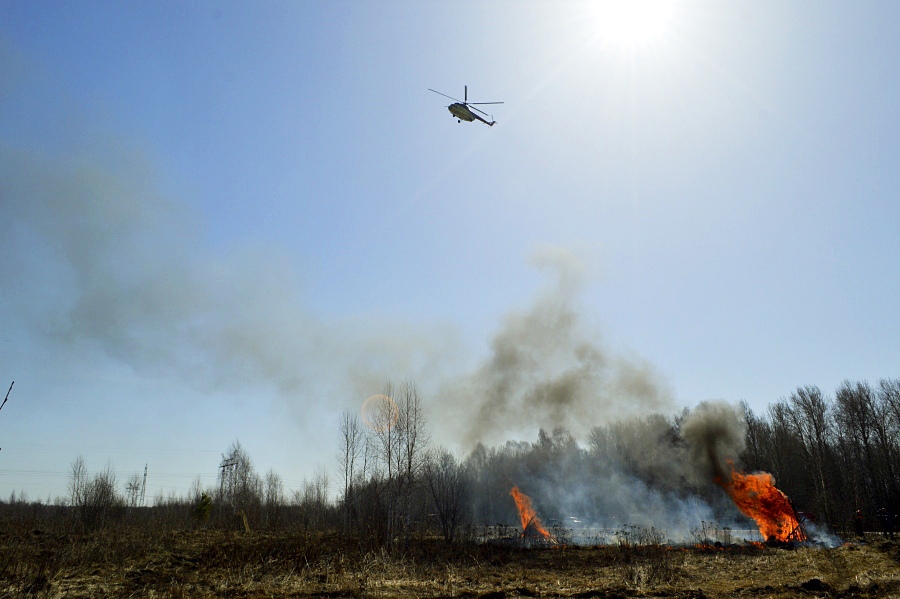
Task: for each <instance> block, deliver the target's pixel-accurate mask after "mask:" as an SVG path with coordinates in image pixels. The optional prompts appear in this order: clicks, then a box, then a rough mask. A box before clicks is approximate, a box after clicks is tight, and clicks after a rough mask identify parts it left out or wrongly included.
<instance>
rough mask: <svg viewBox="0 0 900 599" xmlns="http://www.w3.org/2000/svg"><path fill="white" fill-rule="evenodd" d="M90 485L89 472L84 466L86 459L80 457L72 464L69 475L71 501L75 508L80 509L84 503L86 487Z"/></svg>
mask: <svg viewBox="0 0 900 599" xmlns="http://www.w3.org/2000/svg"><path fill="white" fill-rule="evenodd" d="M87 483H88V472H87V468H86V467H85V465H84V458H83V457H81V456H80V455H79V456H78V457H76V458H75V461H74V462H72V466H71V474H70V475H69V501H71V502H72V506H73V507H76V508H78V507H80V506H81V505H82V504H83V503H84V492H85V487H87Z"/></svg>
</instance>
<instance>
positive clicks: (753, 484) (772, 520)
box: [716, 468, 806, 543]
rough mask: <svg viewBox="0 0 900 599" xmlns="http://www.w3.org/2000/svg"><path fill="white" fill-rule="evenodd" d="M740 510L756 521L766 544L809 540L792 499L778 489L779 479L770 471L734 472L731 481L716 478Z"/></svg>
mask: <svg viewBox="0 0 900 599" xmlns="http://www.w3.org/2000/svg"><path fill="white" fill-rule="evenodd" d="M716 483H718V484H719V486H720V487H722V488H723V489H725V492H726V493H728V496H729V497H731V499H732V501H734V503H735V505H737V507H738V509H740V510H741V512H743V514H744V515H745V516H747V517H749V518H753V520H754V521H756V525H757V526H759V532H760V533H761V534H762V536H763V538H764V539H765V540H766V541H771V540H775V541H780V542H782V543H786V542H788V541H805V540H806V533H805V532H803V529H802V528H801V527H800V519H799V517H798V516H797V512H796V511H795V510H794V506H793V505H791V501H790V499H788V496H787V495H785V494H784V493H783V492H782V491H780V490H779V489H778V488H777V487H776V486H775V478H774V477H773V476H772V475H771V474H769V473H768V472H759V473H757V474H743V473H741V472H737V471H735V470H734V469H733V468H732V470H731V480H729V481H723V480H722V477H718V476H717V477H716Z"/></svg>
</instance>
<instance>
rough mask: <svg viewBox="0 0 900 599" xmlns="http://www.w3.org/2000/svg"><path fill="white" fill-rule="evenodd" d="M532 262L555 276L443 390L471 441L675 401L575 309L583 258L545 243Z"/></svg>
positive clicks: (587, 423)
mask: <svg viewBox="0 0 900 599" xmlns="http://www.w3.org/2000/svg"><path fill="white" fill-rule="evenodd" d="M533 262H534V264H535V265H536V266H538V267H541V268H544V269H546V270H549V271H550V272H551V274H552V275H554V276H555V282H554V284H552V285H551V286H550V287H549V288H547V289H546V290H544V291H543V292H542V293H541V294H540V295H539V296H538V297H537V299H536V300H535V302H534V303H533V305H532V306H531V307H530V308H529V309H528V310H525V311H515V312H512V313H510V314H509V315H508V316H507V317H506V318H505V320H504V322H503V326H502V327H501V329H500V330H499V332H498V333H497V334H496V335H495V336H494V338H493V340H492V342H491V353H490V356H489V357H488V359H487V360H486V361H485V363H484V364H482V365H481V366H480V367H479V368H478V369H477V370H476V371H475V372H474V373H473V374H471V375H470V376H468V377H466V378H465V379H464V380H463V381H462V382H460V383H456V384H453V385H451V386H450V387H449V388H448V389H446V390H445V393H446V394H447V395H448V396H450V397H452V398H453V401H454V403H455V405H456V406H457V409H456V412H457V413H459V414H462V415H464V417H463V418H462V420H461V422H460V425H461V429H462V431H463V435H464V438H465V439H466V440H467V442H468V443H469V444H470V445H471V444H474V443H475V442H478V441H488V440H490V441H499V440H502V439H504V438H508V437H509V435H510V434H533V433H534V432H536V431H537V429H538V428H539V427H542V428H545V429H548V430H549V429H552V428H554V427H564V428H566V429H568V430H570V431H572V432H573V433H576V434H579V435H581V434H585V433H587V430H588V429H589V428H590V427H591V426H593V425H595V424H599V423H601V422H603V421H605V420H608V419H610V418H612V417H615V418H621V417H624V416H627V415H629V414H646V413H650V412H653V411H657V410H660V409H664V408H667V407H669V406H671V405H672V404H671V395H670V393H669V391H668V389H667V388H666V386H665V385H664V384H663V382H662V381H661V379H660V377H659V375H658V374H657V373H656V372H655V371H654V369H653V368H652V367H651V366H650V365H649V364H648V363H646V362H643V361H640V360H635V359H627V358H624V357H622V356H619V355H616V354H615V353H611V352H610V351H608V350H607V349H605V348H604V347H603V346H602V345H601V344H600V342H599V335H597V334H596V333H595V332H594V331H593V330H592V328H591V327H590V326H589V324H588V323H587V322H585V320H584V318H583V317H582V315H581V312H580V311H579V309H578V303H577V300H578V298H579V294H580V292H581V288H582V282H583V270H584V268H583V264H582V262H581V261H579V260H578V259H577V258H576V257H575V256H574V255H573V254H572V253H571V252H569V251H567V250H565V249H562V248H557V247H545V248H542V249H541V250H540V251H539V252H537V253H536V255H535V257H534V261H533Z"/></svg>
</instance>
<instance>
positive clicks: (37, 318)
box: [0, 0, 900, 498]
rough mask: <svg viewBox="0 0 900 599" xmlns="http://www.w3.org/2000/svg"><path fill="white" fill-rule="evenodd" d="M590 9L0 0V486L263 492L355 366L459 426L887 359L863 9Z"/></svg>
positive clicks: (872, 55) (888, 92) (599, 416)
mask: <svg viewBox="0 0 900 599" xmlns="http://www.w3.org/2000/svg"><path fill="white" fill-rule="evenodd" d="M598 6H600V5H599V4H598V3H581V2H479V3H467V2H452V3H451V2H447V3H443V2H380V3H364V2H284V3H276V2H262V3H227V2H225V3H221V2H196V3H170V2H156V3H140V4H134V3H120V2H92V3H75V2H65V3H64V2H12V1H7V0H0V217H2V223H3V225H4V232H3V235H2V236H0V277H2V279H0V280H2V283H0V323H2V330H0V385H2V386H3V387H4V391H5V388H6V386H7V385H8V384H9V382H11V381H12V380H15V381H16V384H15V387H14V389H13V392H12V393H11V396H10V401H9V403H8V404H7V406H6V407H5V408H4V409H3V411H2V413H0V447H2V452H0V496H7V495H8V494H9V492H10V491H12V490H17V491H18V490H20V489H25V490H26V491H27V492H28V493H29V495H30V496H31V497H32V498H35V497H41V498H46V496H47V495H50V496H53V497H55V496H58V495H64V494H65V482H66V471H67V470H68V467H69V464H70V463H71V462H72V460H73V459H74V458H75V456H76V455H79V454H81V455H83V456H84V457H85V461H86V463H87V465H88V468H89V469H91V470H98V469H100V468H103V467H104V466H105V465H106V464H107V463H110V464H111V465H112V466H113V467H114V468H115V470H116V471H117V472H118V474H119V477H120V479H124V478H126V477H127V476H128V475H130V474H132V473H135V472H142V471H143V466H144V464H145V463H146V464H149V473H150V476H149V478H148V494H151V495H157V494H160V493H161V494H168V493H171V492H176V493H179V494H181V493H184V492H185V491H186V490H187V489H188V487H189V486H190V484H191V481H192V480H193V478H194V477H196V475H198V474H200V475H202V477H203V481H204V484H211V483H212V482H213V481H214V476H215V472H216V466H217V464H218V461H219V454H220V453H222V452H224V451H225V450H226V449H227V448H228V445H229V444H230V443H231V442H232V441H233V440H234V439H240V441H241V443H242V444H243V445H244V446H245V447H246V448H247V450H248V451H249V453H250V455H251V457H252V458H253V459H254V461H255V464H256V466H257V468H258V469H259V470H260V471H263V472H264V471H265V470H267V469H269V468H274V469H275V470H276V471H278V472H279V473H280V474H281V475H282V476H283V477H284V478H285V479H286V482H287V486H288V488H297V487H298V486H299V485H300V484H301V482H302V481H303V479H304V478H305V477H310V476H312V475H313V474H314V473H315V472H316V469H317V468H319V467H325V468H326V469H328V470H329V471H332V472H333V471H334V470H335V467H336V466H335V463H334V454H335V452H336V445H337V438H338V434H337V421H338V415H339V414H340V412H341V411H342V410H345V409H358V407H359V405H361V403H362V401H363V400H364V399H365V398H366V397H367V396H368V395H371V394H373V393H377V392H379V391H380V385H381V384H382V383H383V382H384V381H386V380H393V381H395V382H396V381H400V380H403V379H405V378H411V379H413V380H415V382H416V384H417V386H418V388H419V391H420V393H421V395H422V397H423V400H425V401H426V404H427V406H428V416H429V419H430V421H431V422H432V434H433V437H434V439H435V441H436V442H440V443H443V444H447V445H449V446H451V447H454V448H455V449H456V450H457V451H459V452H465V450H466V447H467V443H469V442H471V441H472V440H474V438H476V437H478V436H479V435H475V434H473V433H472V430H473V427H475V428H477V429H478V430H479V431H480V430H481V429H482V428H485V426H481V428H479V427H476V426H475V423H474V422H478V418H479V415H484V414H486V413H487V412H485V409H487V408H485V406H486V405H487V406H489V407H490V406H491V405H496V404H495V403H491V402H497V401H499V402H500V403H501V404H502V406H503V409H502V410H500V412H498V413H497V414H494V417H495V418H497V420H496V421H490V422H488V426H487V427H486V430H485V436H484V438H485V440H487V441H491V442H497V441H500V440H502V439H504V438H523V439H531V438H533V435H534V431H535V430H536V428H537V427H538V426H545V427H551V426H552V425H553V424H556V423H562V424H565V425H573V423H574V426H576V427H577V425H578V424H579V423H580V424H582V425H587V424H590V423H593V422H602V421H603V420H604V419H608V418H611V417H616V416H621V415H630V414H632V413H642V411H649V410H652V409H662V410H663V411H670V412H671V411H675V410H676V409H678V408H680V407H681V406H693V405H696V404H697V403H698V402H699V401H702V400H706V399H713V398H723V399H726V400H729V401H739V400H742V399H743V400H747V401H748V402H749V403H750V405H751V406H752V407H753V408H754V409H756V410H764V409H765V407H766V405H768V404H769V403H770V402H772V401H775V400H777V399H778V398H780V397H783V396H786V395H789V394H790V393H791V391H792V390H793V389H795V388H796V387H797V386H799V385H806V384H817V385H819V386H820V387H822V388H823V390H825V391H826V392H828V393H830V392H832V391H833V389H834V388H835V387H836V386H837V385H838V384H839V383H840V382H841V381H842V380H844V379H851V380H862V379H867V380H870V381H872V382H874V381H877V379H879V378H882V377H896V376H898V371H897V367H898V363H900V341H898V339H900V337H898V335H897V332H898V330H900V316H898V310H897V301H896V298H897V297H898V281H900V262H898V260H897V256H898V255H900V235H898V234H897V230H898V224H900V208H898V204H897V190H898V189H900V180H898V178H900V175H898V169H897V166H896V165H897V164H900V141H898V140H900V118H898V117H900V114H898V112H900V109H898V107H900V89H898V87H897V86H898V84H897V83H896V76H895V75H896V73H897V72H900V47H898V45H900V41H898V40H900V6H898V5H897V4H896V3H892V2H863V3H855V4H853V5H849V4H847V3H838V2H819V3H816V4H815V5H812V4H809V3H802V2H786V1H777V2H776V1H772V2H728V3H722V2H711V1H708V2H707V1H700V0H697V1H687V0H685V1H680V0H673V1H672V2H670V3H668V4H666V5H665V7H664V8H665V10H667V11H669V12H667V13H666V14H667V15H668V17H667V19H666V20H665V23H664V25H663V26H662V29H661V31H660V32H659V34H658V35H657V36H656V37H654V38H653V39H648V40H644V41H641V42H633V43H632V42H629V41H628V40H621V39H618V38H616V37H615V36H614V35H612V33H611V31H610V29H609V27H608V25H609V21H610V20H611V19H612V16H611V13H609V12H604V10H602V9H598ZM464 85H468V87H469V98H470V99H472V100H473V101H503V102H505V103H504V104H503V105H499V106H494V107H486V108H490V112H491V113H492V114H493V116H494V118H495V119H496V120H497V123H498V124H497V125H496V126H494V127H490V128H489V127H485V126H484V125H482V124H480V123H462V124H457V123H456V122H455V120H453V119H452V118H451V116H450V114H449V113H448V112H447V110H446V105H447V103H448V101H447V100H446V99H445V98H442V97H441V96H438V95H435V94H433V93H431V92H429V91H427V89H428V88H434V89H437V90H440V91H442V92H444V93H447V94H449V95H451V96H455V97H460V96H461V95H462V93H463V86H464ZM562 313H565V314H570V315H574V316H573V318H574V320H572V321H566V323H567V324H564V325H560V326H555V325H554V326H548V324H547V323H548V319H547V318H544V319H543V320H542V318H541V317H547V316H554V315H558V314H562ZM529 327H532V328H529ZM557 335H558V338H557ZM543 342H547V343H544V344H542V343H543ZM517 343H520V344H522V345H520V346H519V347H524V348H526V349H527V353H528V354H529V357H530V359H531V360H532V362H531V367H529V369H528V370H527V371H526V370H520V371H516V372H514V373H512V374H509V373H506V374H505V375H504V376H507V375H508V376H512V377H513V378H514V379H515V381H516V384H518V385H519V387H517V388H516V389H517V390H516V391H515V393H514V395H515V397H512V398H510V397H505V398H500V399H499V400H498V399H497V398H496V397H495V396H494V395H492V393H494V392H495V391H496V384H495V383H496V381H497V380H498V379H497V378H496V377H497V376H499V375H498V371H497V365H498V363H499V361H498V355H500V350H499V348H500V347H501V346H502V347H516V344H517ZM504 344H508V345H504ZM588 346H589V347H590V348H592V349H593V350H596V351H592V352H591V355H592V356H594V357H595V358H596V359H595V360H594V361H590V360H588V361H585V358H584V357H583V354H582V353H579V352H578V348H584V347H588ZM523 353H526V352H525V350H523ZM592 360H593V358H592ZM523 363H524V362H523ZM572 372H575V373H583V374H585V378H584V379H583V381H587V382H583V383H580V384H579V386H576V387H577V391H576V392H575V393H576V396H577V397H576V399H575V400H573V403H572V404H571V405H572V406H573V412H572V413H571V414H561V413H560V412H559V411H558V410H555V409H549V408H548V409H546V410H544V407H542V404H541V402H542V401H543V399H542V398H541V397H540V396H539V394H538V395H535V394H534V393H532V391H531V390H530V389H532V388H545V386H544V385H543V383H545V382H547V381H550V382H552V383H558V382H560V381H561V380H563V379H564V378H565V377H566V376H567V375H568V374H570V373H572ZM636 379H640V381H641V383H642V384H644V386H640V385H634V384H626V382H627V381H632V382H634V380H636ZM4 380H5V381H6V382H5V383H4V382H3V381H4ZM502 380H511V379H502ZM623 381H624V382H623ZM492 385H493V386H492ZM551 386H552V385H551ZM638 387H640V389H644V391H635V389H638ZM601 388H602V390H598V389H601ZM647 389H650V391H647ZM645 391H646V392H645ZM485 398H489V399H485ZM548 401H549V400H548ZM522 407H527V408H529V410H526V413H525V414H520V413H518V410H519V408H522ZM491 409H493V408H491ZM532 409H533V410H532ZM513 410H516V413H513ZM498 414H499V415H498ZM481 424H482V425H483V424H484V423H483V422H482V423H481ZM488 429H489V430H488Z"/></svg>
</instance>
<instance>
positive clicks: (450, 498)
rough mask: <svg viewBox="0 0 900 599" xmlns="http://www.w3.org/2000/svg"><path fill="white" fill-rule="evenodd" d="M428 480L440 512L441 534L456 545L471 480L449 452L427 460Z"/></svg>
mask: <svg viewBox="0 0 900 599" xmlns="http://www.w3.org/2000/svg"><path fill="white" fill-rule="evenodd" d="M424 479H425V485H426V486H427V488H428V492H429V494H430V496H431V500H432V502H433V503H434V509H435V510H436V511H437V516H438V521H439V523H440V527H441V534H442V535H443V536H444V539H445V540H446V541H448V542H450V543H452V542H453V540H454V538H455V537H456V531H457V528H458V527H459V524H460V523H461V521H462V518H463V515H464V514H465V513H466V510H465V499H466V497H467V495H468V493H469V478H468V476H467V473H466V471H465V468H464V467H463V465H462V464H461V463H460V462H459V461H457V460H456V458H455V457H453V454H452V453H450V452H449V451H447V450H445V449H435V450H433V451H431V452H429V453H428V457H427V459H426V460H425V466H424Z"/></svg>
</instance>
